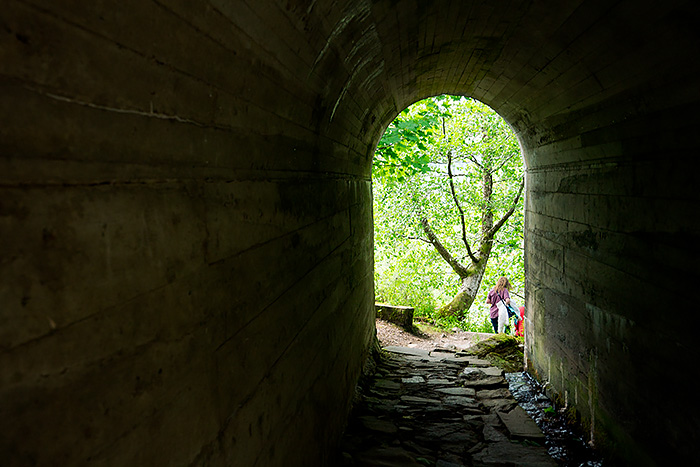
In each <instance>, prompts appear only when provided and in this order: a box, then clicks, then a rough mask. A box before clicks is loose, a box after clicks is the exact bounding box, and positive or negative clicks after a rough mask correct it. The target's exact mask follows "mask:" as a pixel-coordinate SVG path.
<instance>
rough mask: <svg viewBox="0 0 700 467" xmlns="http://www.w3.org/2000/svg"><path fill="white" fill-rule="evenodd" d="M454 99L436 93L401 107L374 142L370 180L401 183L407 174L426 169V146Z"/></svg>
mask: <svg viewBox="0 0 700 467" xmlns="http://www.w3.org/2000/svg"><path fill="white" fill-rule="evenodd" d="M455 99H458V98H456V97H454V96H439V97H436V98H432V99H426V100H423V101H421V102H419V103H417V104H414V105H412V106H411V107H408V108H406V109H404V110H403V111H402V112H401V113H400V114H399V115H398V116H397V117H396V118H395V119H394V121H393V122H391V124H389V127H388V128H387V129H386V131H385V132H384V135H383V136H382V138H381V139H380V140H379V143H378V144H377V149H376V150H375V152H374V159H373V164H372V176H373V177H374V179H375V180H388V181H394V182H396V181H398V182H404V181H405V180H406V179H407V178H408V177H410V176H411V175H414V174H416V173H425V172H427V171H428V170H429V169H428V164H429V163H430V153H429V151H428V146H429V145H431V144H432V143H433V142H434V140H435V137H436V136H437V135H438V134H439V128H440V122H441V121H442V118H446V117H449V116H450V113H449V109H450V102H452V101H454V100H455Z"/></svg>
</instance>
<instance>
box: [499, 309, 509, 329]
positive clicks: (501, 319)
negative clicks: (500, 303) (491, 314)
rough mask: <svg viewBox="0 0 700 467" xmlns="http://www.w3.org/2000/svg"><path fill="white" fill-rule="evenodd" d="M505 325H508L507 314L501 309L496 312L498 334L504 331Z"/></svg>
mask: <svg viewBox="0 0 700 467" xmlns="http://www.w3.org/2000/svg"><path fill="white" fill-rule="evenodd" d="M506 324H508V312H507V311H506V310H505V309H502V308H501V309H499V310H498V334H502V333H503V332H504V331H505V327H506Z"/></svg>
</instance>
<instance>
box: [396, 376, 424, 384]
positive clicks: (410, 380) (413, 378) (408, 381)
mask: <svg viewBox="0 0 700 467" xmlns="http://www.w3.org/2000/svg"><path fill="white" fill-rule="evenodd" d="M401 382H402V383H404V384H416V383H425V378H423V377H422V376H411V377H410V378H401Z"/></svg>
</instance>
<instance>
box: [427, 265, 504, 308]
mask: <svg viewBox="0 0 700 467" xmlns="http://www.w3.org/2000/svg"><path fill="white" fill-rule="evenodd" d="M490 253H491V252H490V251H489V252H488V253H486V257H485V258H483V259H482V261H480V262H479V263H478V264H476V265H473V269H472V270H471V271H470V274H469V275H468V276H466V277H462V285H461V286H460V288H459V292H457V295H455V296H454V298H452V300H451V301H450V303H448V304H447V305H445V306H443V307H442V308H440V309H439V310H438V314H439V315H440V316H455V315H459V314H462V313H463V312H465V311H467V310H468V309H469V307H470V306H472V303H474V298H475V297H476V294H477V292H478V291H479V287H481V280H482V279H483V278H484V272H485V271H486V264H487V263H488V259H489V258H488V257H489V255H490Z"/></svg>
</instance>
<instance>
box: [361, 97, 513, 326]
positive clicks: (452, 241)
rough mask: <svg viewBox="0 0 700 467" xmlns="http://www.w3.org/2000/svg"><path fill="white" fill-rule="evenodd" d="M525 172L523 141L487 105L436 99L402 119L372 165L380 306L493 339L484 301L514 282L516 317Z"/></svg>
mask: <svg viewBox="0 0 700 467" xmlns="http://www.w3.org/2000/svg"><path fill="white" fill-rule="evenodd" d="M524 175H525V167H524V164H523V155H522V151H521V146H520V144H519V142H518V138H517V136H516V135H515V133H514V132H513V131H512V129H511V128H510V126H509V125H508V124H507V123H506V121H505V120H504V119H503V118H502V117H500V116H499V115H498V114H497V113H496V112H495V111H494V110H493V109H491V108H490V107H488V106H487V105H485V104H483V103H481V102H479V101H477V100H475V99H472V98H468V97H464V96H452V95H439V96H434V97H429V98H427V99H423V100H421V101H418V102H416V103H414V104H413V105H411V106H409V107H407V108H406V109H404V110H403V111H402V112H400V113H399V115H398V116H397V117H396V119H394V120H393V122H392V123H391V124H390V125H389V126H388V128H387V129H386V131H385V133H384V135H383V136H382V138H381V139H380V141H379V143H378V146H377V149H376V151H375V156H374V163H373V199H374V206H373V212H374V240H375V241H374V255H375V271H374V280H375V297H376V300H377V301H378V302H381V303H384V304H390V305H399V306H407V307H411V308H413V309H414V312H415V318H416V322H417V323H419V324H420V323H424V324H426V325H433V326H437V327H439V328H443V329H448V330H449V329H459V330H464V331H472V332H483V333H488V332H496V331H498V330H499V329H498V327H497V325H496V324H495V322H494V321H492V319H491V318H492V317H494V315H493V313H491V310H490V308H494V310H495V304H494V305H493V307H492V306H490V305H486V301H487V296H488V293H489V291H490V290H491V289H492V288H493V287H494V286H495V285H496V283H497V281H498V279H499V278H500V277H507V278H508V279H509V284H510V287H509V288H510V297H509V300H510V298H512V305H513V308H514V309H515V310H516V312H517V313H518V314H519V311H520V310H519V308H520V307H521V306H522V305H523V304H524V298H525V267H524V248H523V224H524V216H523V206H524V204H523V193H524V192H523V188H524ZM494 313H496V315H495V318H496V321H497V311H494ZM518 321H519V320H516V319H512V320H511V321H510V322H509V323H508V325H507V326H508V327H507V329H502V330H507V331H508V332H510V333H511V334H515V333H516V325H517V324H519V325H521V324H522V323H520V322H518ZM521 327H522V326H520V328H521ZM518 330H519V332H518V334H520V335H522V332H521V329H519V328H518Z"/></svg>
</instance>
